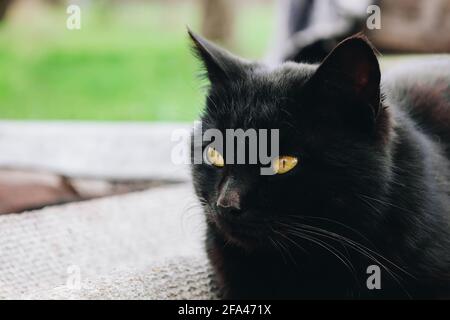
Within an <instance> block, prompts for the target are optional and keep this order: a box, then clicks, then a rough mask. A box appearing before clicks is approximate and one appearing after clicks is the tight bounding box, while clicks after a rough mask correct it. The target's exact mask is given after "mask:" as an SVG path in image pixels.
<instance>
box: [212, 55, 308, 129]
mask: <svg viewBox="0 0 450 320" xmlns="http://www.w3.org/2000/svg"><path fill="white" fill-rule="evenodd" d="M315 69H316V67H315V66H311V65H301V64H297V63H284V64H283V65H281V66H278V67H276V68H268V67H266V66H258V67H257V68H255V69H253V70H252V71H251V72H250V73H249V74H248V76H247V77H246V78H245V79H242V80H241V81H237V82H235V83H232V84H230V85H229V86H227V87H224V88H222V90H218V91H216V92H214V93H213V94H212V95H211V96H210V97H208V108H207V112H206V115H205V116H206V118H208V119H209V122H210V124H214V125H215V126H220V127H222V128H243V129H248V128H277V127H279V126H280V122H281V121H284V120H286V118H287V117H289V108H292V106H293V105H295V101H292V99H293V97H294V96H295V93H296V92H297V91H300V90H301V89H302V87H303V85H304V84H305V83H306V82H307V81H308V79H310V78H311V76H312V74H314V72H315Z"/></svg>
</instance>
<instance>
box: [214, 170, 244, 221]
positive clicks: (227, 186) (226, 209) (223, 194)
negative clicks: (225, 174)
mask: <svg viewBox="0 0 450 320" xmlns="http://www.w3.org/2000/svg"><path fill="white" fill-rule="evenodd" d="M241 189H242V188H241V186H240V183H239V182H237V181H236V180H234V179H233V178H228V179H227V180H226V181H225V182H224V183H223V185H222V187H221V189H220V193H219V197H218V198H217V203H216V205H217V207H218V208H219V209H220V210H221V211H222V212H223V213H234V214H236V213H239V212H240V211H241V210H242V190H241Z"/></svg>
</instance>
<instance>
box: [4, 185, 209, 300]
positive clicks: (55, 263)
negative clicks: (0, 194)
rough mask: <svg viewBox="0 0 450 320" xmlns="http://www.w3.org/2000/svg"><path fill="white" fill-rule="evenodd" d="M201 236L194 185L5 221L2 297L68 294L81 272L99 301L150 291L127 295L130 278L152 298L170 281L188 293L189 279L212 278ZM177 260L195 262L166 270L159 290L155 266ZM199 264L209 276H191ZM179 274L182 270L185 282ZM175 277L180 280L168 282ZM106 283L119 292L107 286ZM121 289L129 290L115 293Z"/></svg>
mask: <svg viewBox="0 0 450 320" xmlns="http://www.w3.org/2000/svg"><path fill="white" fill-rule="evenodd" d="M203 232H204V224H203V217H202V214H201V212H200V208H199V205H198V203H197V201H196V200H195V198H194V196H193V192H192V190H191V187H190V185H189V184H182V185H178V186H169V187H161V188H157V189H153V190H151V191H144V192H138V193H133V194H128V195H123V196H116V197H111V198H104V199H97V200H91V201H86V202H80V203H73V204H69V205H64V206H57V207H51V208H47V209H43V210H38V211H32V212H26V213H24V214H20V215H15V214H12V215H4V216H0V298H20V297H23V296H30V295H33V294H37V293H40V294H41V296H42V295H45V294H44V293H45V292H48V294H51V292H52V290H53V289H54V288H56V287H59V291H58V290H56V291H58V292H64V288H63V289H61V286H62V287H64V286H65V284H66V283H67V281H68V280H69V279H70V276H73V270H79V275H80V277H81V280H82V281H83V283H85V284H87V285H90V286H91V289H92V286H94V288H93V289H92V290H94V291H92V293H88V292H87V291H83V292H84V295H86V297H87V298H88V297H91V296H90V295H91V294H92V297H97V298H100V297H101V296H102V293H101V291H98V290H106V291H107V293H106V292H105V294H104V298H111V296H110V295H111V294H113V293H112V291H111V290H113V291H114V292H116V293H114V294H118V296H122V297H129V298H131V297H134V298H138V295H142V294H143V292H144V291H145V290H147V289H145V290H144V289H142V287H140V288H141V289H136V288H135V289H133V290H134V291H133V292H131V291H128V289H127V288H129V286H128V285H127V284H126V283H128V282H130V281H131V282H133V283H135V284H136V281H137V282H138V283H140V284H139V285H140V286H144V288H148V290H150V291H149V292H148V294H147V295H146V297H147V298H151V297H161V298H162V297H163V296H164V295H165V294H169V293H168V292H167V293H163V292H159V293H155V292H151V290H152V289H151V288H155V289H154V290H161V286H165V285H166V283H167V284H168V283H171V286H172V287H178V286H182V287H183V288H186V286H185V284H186V281H189V283H193V285H194V286H195V282H196V281H199V286H201V287H202V288H204V285H205V283H206V282H205V281H207V279H209V278H208V277H209V276H208V275H207V273H208V271H206V270H207V265H206V264H205V263H206V262H205V261H206V260H205V258H204V256H203V251H204V250H203V242H202V238H203V234H204V233H203ZM177 257H178V258H177ZM179 257H190V258H185V259H187V260H190V259H192V261H193V262H192V263H193V264H192V265H191V264H190V263H189V262H188V263H187V264H186V266H185V267H183V264H180V265H179V266H178V267H179V268H180V269H178V271H170V270H169V269H171V267H168V268H167V267H161V268H160V270H163V271H161V276H162V277H163V278H164V279H166V280H164V281H166V282H164V281H163V280H161V281H163V282H161V283H162V284H161V286H159V287H158V285H157V283H155V281H156V280H154V279H156V278H157V279H160V278H159V276H158V275H156V274H154V273H155V272H156V271H155V270H158V268H157V267H155V266H156V265H161V262H162V261H165V260H166V259H172V261H173V259H175V258H176V259H182V258H179ZM195 257H197V258H195ZM184 261H186V260H184ZM196 261H197V262H196ZM199 261H203V262H199ZM199 263H200V265H203V266H204V267H202V268H204V269H203V270H204V272H201V273H200V274H197V273H195V272H194V273H192V272H193V271H195V270H196V269H198V268H196V267H195V266H196V265H197V266H199ZM172 265H173V262H172ZM155 268H156V269H155ZM183 268H185V269H183ZM164 270H165V271H164ZM180 270H185V277H183V276H182V275H183V273H182V272H181V271H180ZM198 270H200V269H198ZM171 272H175V273H176V274H178V276H179V278H172V279H170V276H168V275H169V274H171ZM110 274H116V276H109V275H110ZM117 275H119V276H117ZM134 275H135V276H134ZM154 277H156V278H154ZM180 277H181V278H180ZM152 279H153V280H152ZM161 279H162V278H161ZM177 279H178V280H177ZM180 279H182V281H181V280H180ZM189 279H191V280H192V281H191V280H189ZM196 279H197V280H196ZM199 279H202V280H201V281H200V280H199ZM179 280H180V281H181V282H180V283H179V284H177V283H178V282H177V281H179ZM84 281H86V282H84ZM96 281H99V284H98V286H97V285H96ZM116 281H117V282H116ZM171 281H174V282H171ZM183 281H184V282H183ZM208 281H209V280H208ZM208 283H209V282H208ZM109 286H113V287H114V288H115V289H111V290H109V289H107V288H106V287H109ZM149 286H150V287H149ZM151 286H153V287H151ZM119 287H120V288H122V289H123V290H124V291H123V292H121V293H120V292H117V290H119V289H118V288H119ZM101 288H103V289H101ZM97 289H98V290H97ZM48 290H50V291H48ZM136 290H137V291H136ZM142 290H144V291H142ZM177 290H178V289H177ZM177 290H174V291H172V292H178V291H177ZM180 290H181V291H179V292H183V290H184V289H180ZM202 290H204V289H201V290H200V291H202ZM88 291H89V290H88ZM43 292H44V293H43ZM89 292H90V291H89ZM55 294H56V293H55ZM60 294H63V293H60ZM67 294H68V295H70V296H72V295H73V294H76V293H73V292H72V293H70V292H67ZM78 294H80V292H79V293H78ZM174 294H175V293H174ZM180 294H181V293H180ZM127 295H129V296H127ZM169 295H170V294H169ZM196 296H197V297H199V296H198V295H196ZM68 298H69V297H68Z"/></svg>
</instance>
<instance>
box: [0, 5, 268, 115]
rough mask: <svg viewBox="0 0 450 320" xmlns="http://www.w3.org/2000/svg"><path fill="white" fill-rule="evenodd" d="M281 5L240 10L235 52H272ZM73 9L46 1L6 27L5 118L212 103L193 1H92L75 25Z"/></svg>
mask: <svg viewBox="0 0 450 320" xmlns="http://www.w3.org/2000/svg"><path fill="white" fill-rule="evenodd" d="M272 16H273V8H272V7H271V5H267V4H265V5H257V6H254V5H252V6H243V7H241V8H240V9H239V10H238V16H237V26H236V31H237V32H236V35H237V36H238V37H237V38H236V41H235V43H236V45H235V48H232V49H233V51H235V52H237V53H239V54H242V55H245V56H246V57H250V58H258V57H261V56H262V55H263V53H264V52H265V49H266V47H267V45H268V43H269V41H270V39H271V37H272V30H273V29H274V28H273V18H272ZM66 17H67V15H66V13H65V8H63V7H61V8H52V9H45V10H44V9H41V10H40V11H39V12H38V13H37V14H34V15H33V16H32V18H29V19H27V20H26V21H19V22H18V21H17V19H13V21H6V22H5V23H4V24H2V25H0V74H1V76H0V118H3V119H50V120H53V119H64V120H126V121H135V120H139V121H141V120H145V121H187V120H193V119H195V118H196V117H198V114H199V112H200V110H201V108H202V104H203V94H204V93H203V92H202V90H201V85H202V83H201V81H200V80H199V79H198V78H197V77H196V75H197V74H198V71H199V68H200V66H199V64H198V62H196V61H195V59H194V58H193V56H192V54H191V53H190V50H189V42H188V40H187V37H186V25H189V26H191V27H192V28H193V29H194V30H199V27H198V26H199V21H198V20H199V8H197V7H196V6H195V5H194V4H192V3H191V2H186V3H178V2H177V4H176V5H164V4H162V3H151V4H145V5H142V4H140V5H137V4H134V5H127V6H120V7H116V8H115V7H113V8H111V7H109V6H108V7H104V6H101V5H96V6H95V5H94V6H90V7H89V8H88V9H87V10H84V11H83V12H82V29H81V30H79V31H69V30H67V29H66V27H65V23H66V20H65V19H66Z"/></svg>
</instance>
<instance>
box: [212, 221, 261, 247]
mask: <svg viewBox="0 0 450 320" xmlns="http://www.w3.org/2000/svg"><path fill="white" fill-rule="evenodd" d="M212 223H213V224H214V225H215V229H216V230H217V231H218V232H219V233H220V234H221V235H222V237H224V239H225V240H226V241H227V242H228V244H230V245H234V246H238V247H242V248H245V249H248V250H251V249H256V248H260V247H262V246H264V245H265V244H266V243H267V238H268V234H267V230H265V228H264V227H261V226H259V225H255V226H242V225H241V224H240V223H239V222H238V221H236V222H232V221H229V220H226V219H221V218H215V219H214V220H213V221H212Z"/></svg>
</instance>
